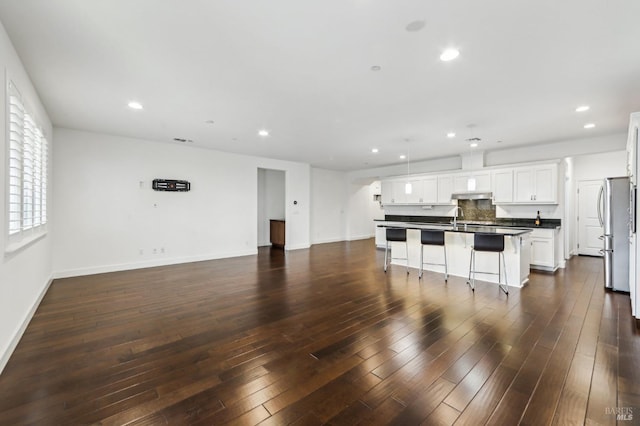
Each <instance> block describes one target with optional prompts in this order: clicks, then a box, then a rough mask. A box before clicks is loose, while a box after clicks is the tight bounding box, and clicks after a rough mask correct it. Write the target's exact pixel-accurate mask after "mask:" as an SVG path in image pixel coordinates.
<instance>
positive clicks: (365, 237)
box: [347, 234, 375, 241]
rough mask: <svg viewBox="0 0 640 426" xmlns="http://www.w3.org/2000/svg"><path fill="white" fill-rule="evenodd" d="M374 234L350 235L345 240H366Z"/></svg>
mask: <svg viewBox="0 0 640 426" xmlns="http://www.w3.org/2000/svg"><path fill="white" fill-rule="evenodd" d="M374 237H375V235H374V234H366V235H352V236H350V237H349V239H348V240H347V241H356V240H368V239H369V238H374Z"/></svg>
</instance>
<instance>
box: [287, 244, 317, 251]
mask: <svg viewBox="0 0 640 426" xmlns="http://www.w3.org/2000/svg"><path fill="white" fill-rule="evenodd" d="M309 247H311V244H295V245H293V244H285V246H284V249H285V250H287V251H288V250H302V249H308V248H309Z"/></svg>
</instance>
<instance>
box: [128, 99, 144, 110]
mask: <svg viewBox="0 0 640 426" xmlns="http://www.w3.org/2000/svg"><path fill="white" fill-rule="evenodd" d="M127 106H128V107H129V108H131V109H142V104H141V103H140V102H136V101H131V102H129V103H128V104H127Z"/></svg>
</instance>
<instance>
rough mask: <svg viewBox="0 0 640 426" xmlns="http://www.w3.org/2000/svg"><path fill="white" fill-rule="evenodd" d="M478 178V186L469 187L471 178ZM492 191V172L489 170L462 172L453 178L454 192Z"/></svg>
mask: <svg viewBox="0 0 640 426" xmlns="http://www.w3.org/2000/svg"><path fill="white" fill-rule="evenodd" d="M471 177H473V178H474V179H475V180H476V188H475V189H469V186H468V182H469V178H471ZM469 191H491V174H490V173H489V172H477V173H461V174H457V175H455V176H454V178H453V192H454V193H456V192H469Z"/></svg>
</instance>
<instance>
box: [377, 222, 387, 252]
mask: <svg viewBox="0 0 640 426" xmlns="http://www.w3.org/2000/svg"><path fill="white" fill-rule="evenodd" d="M386 245H387V228H384V227H382V226H376V247H378V248H385V246H386Z"/></svg>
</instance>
